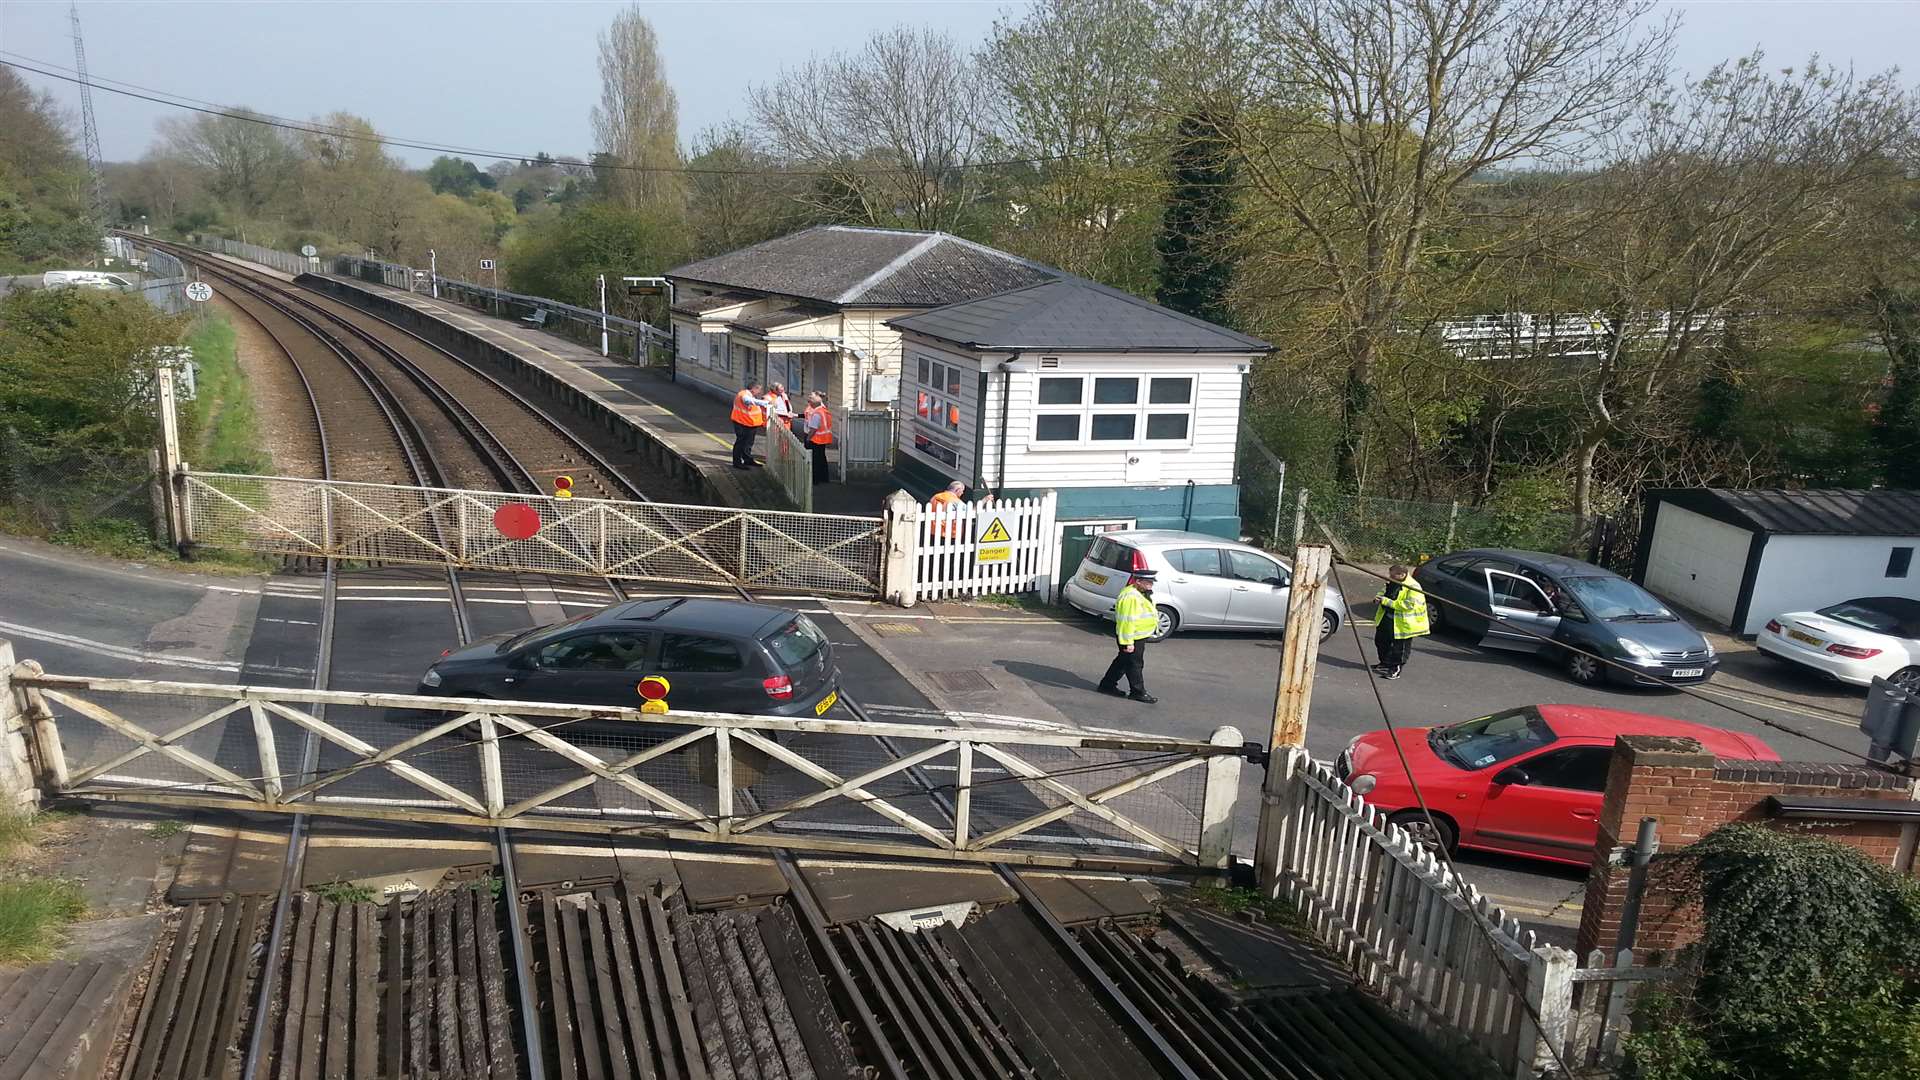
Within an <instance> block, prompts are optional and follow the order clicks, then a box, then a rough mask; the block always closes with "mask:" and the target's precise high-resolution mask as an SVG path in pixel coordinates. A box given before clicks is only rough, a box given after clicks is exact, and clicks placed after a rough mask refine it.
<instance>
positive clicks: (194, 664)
mask: <svg viewBox="0 0 1920 1080" xmlns="http://www.w3.org/2000/svg"><path fill="white" fill-rule="evenodd" d="M0 632H4V633H8V634H12V635H15V636H16V637H23V638H31V639H32V640H34V641H44V642H47V643H48V644H51V645H66V646H68V647H70V648H76V649H87V650H90V651H92V652H97V653H100V654H102V655H105V656H111V657H113V658H114V659H116V660H131V661H133V662H134V663H136V664H158V665H163V666H167V667H187V668H199V669H201V670H203V671H229V672H237V671H239V670H240V665H239V664H238V663H235V662H234V661H231V660H207V659H203V658H201V657H198V656H181V655H179V654H178V653H157V652H147V651H146V650H144V649H131V648H128V647H126V646H124V645H109V644H108V643H106V642H104V641H95V640H93V639H92V638H83V637H79V636H77V635H74V634H61V633H57V632H55V631H52V630H41V629H38V628H36V627H32V626H22V625H20V624H19V623H11V622H0Z"/></svg>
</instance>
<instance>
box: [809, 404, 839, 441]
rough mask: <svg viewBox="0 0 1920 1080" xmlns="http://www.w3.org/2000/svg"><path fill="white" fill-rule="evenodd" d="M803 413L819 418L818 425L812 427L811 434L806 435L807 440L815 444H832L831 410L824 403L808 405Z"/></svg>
mask: <svg viewBox="0 0 1920 1080" xmlns="http://www.w3.org/2000/svg"><path fill="white" fill-rule="evenodd" d="M804 415H805V416H809V417H811V416H818V417H819V418H820V426H819V427H817V428H815V429H814V431H813V434H811V435H808V436H807V441H808V442H810V443H812V444H814V445H815V446H832V445H833V410H831V409H829V408H827V407H826V406H825V405H810V406H808V407H807V411H806V413H805V414H804Z"/></svg>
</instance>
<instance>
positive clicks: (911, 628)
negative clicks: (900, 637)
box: [869, 622, 920, 636]
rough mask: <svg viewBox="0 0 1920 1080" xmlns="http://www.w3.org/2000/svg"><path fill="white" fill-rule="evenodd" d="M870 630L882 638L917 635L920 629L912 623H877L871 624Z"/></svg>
mask: <svg viewBox="0 0 1920 1080" xmlns="http://www.w3.org/2000/svg"><path fill="white" fill-rule="evenodd" d="M869 629H871V630H872V631H873V632H874V633H876V634H880V635H882V636H888V635H893V634H917V633H919V632H920V628H919V627H917V626H915V625H913V624H912V623H910V622H877V623H872V624H869Z"/></svg>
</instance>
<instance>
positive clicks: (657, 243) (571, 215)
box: [502, 203, 685, 307]
mask: <svg viewBox="0 0 1920 1080" xmlns="http://www.w3.org/2000/svg"><path fill="white" fill-rule="evenodd" d="M684 238H685V233H684V230H683V229H682V228H681V227H680V225H679V222H678V220H677V218H676V217H675V216H673V215H670V214H665V213H660V212H655V211H645V210H624V209H621V208H620V207H617V206H612V205H610V204H607V203H583V204H581V205H578V206H574V207H569V208H566V209H561V210H553V211H548V212H546V213H543V214H539V215H536V216H535V217H532V218H530V219H528V220H527V221H525V222H524V223H523V224H522V225H521V227H520V228H518V229H515V230H514V232H513V234H512V235H511V236H509V237H508V239H507V252H506V260H505V262H504V263H503V264H502V265H503V267H504V268H505V270H506V272H507V283H508V286H509V287H510V288H512V289H514V290H515V291H517V292H523V293H530V294H532V295H534V296H550V297H552V298H554V299H556V300H564V301H567V302H568V303H573V304H579V305H581V306H583V307H591V306H593V305H594V304H595V303H597V302H598V297H599V290H598V287H597V285H596V282H595V278H596V277H597V276H598V275H600V274H605V275H607V276H608V278H610V279H613V280H618V279H619V278H620V277H622V276H625V275H650V274H658V273H660V272H661V271H663V270H665V269H667V268H668V267H670V266H673V265H674V264H675V263H677V262H679V261H680V259H681V258H682V257H683V256H684V254H685V249H684V247H683V245H684V243H685V239H684ZM614 294H615V290H611V289H610V290H609V295H610V296H612V295H614Z"/></svg>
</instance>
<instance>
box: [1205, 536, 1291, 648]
mask: <svg viewBox="0 0 1920 1080" xmlns="http://www.w3.org/2000/svg"><path fill="white" fill-rule="evenodd" d="M1220 555H1221V560H1222V561H1223V562H1224V563H1225V564H1226V571H1227V576H1228V577H1229V578H1231V579H1233V581H1232V584H1233V592H1232V593H1231V594H1229V595H1228V597H1227V622H1228V623H1230V624H1232V625H1234V626H1241V627H1247V628H1249V629H1265V630H1282V629H1285V628H1286V625H1287V596H1288V595H1289V593H1290V592H1291V591H1292V590H1290V589H1289V588H1288V587H1287V586H1288V584H1289V583H1290V582H1292V580H1293V575H1292V574H1290V573H1288V572H1287V568H1286V567H1284V566H1281V565H1280V564H1279V563H1277V562H1275V561H1274V560H1272V559H1270V558H1268V557H1266V556H1265V555H1261V554H1258V553H1257V552H1252V551H1242V550H1241V549H1239V548H1221V549H1220Z"/></svg>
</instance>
